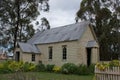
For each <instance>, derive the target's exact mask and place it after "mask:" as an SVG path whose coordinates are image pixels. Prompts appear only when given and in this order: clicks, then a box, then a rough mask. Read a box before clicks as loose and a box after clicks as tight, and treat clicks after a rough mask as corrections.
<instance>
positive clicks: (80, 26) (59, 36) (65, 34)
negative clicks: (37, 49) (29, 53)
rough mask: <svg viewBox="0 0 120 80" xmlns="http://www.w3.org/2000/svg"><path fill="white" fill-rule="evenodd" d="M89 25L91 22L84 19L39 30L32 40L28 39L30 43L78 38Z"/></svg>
mask: <svg viewBox="0 0 120 80" xmlns="http://www.w3.org/2000/svg"><path fill="white" fill-rule="evenodd" d="M88 25H89V22H88V21H84V22H80V23H76V24H71V25H67V26H63V27H57V28H53V29H50V30H45V31H40V32H37V33H36V34H35V35H34V36H33V37H32V38H31V39H30V40H28V43H31V44H45V43H54V42H63V41H72V40H78V39H80V37H81V36H82V35H83V33H84V31H85V29H86V27H87V26H88Z"/></svg>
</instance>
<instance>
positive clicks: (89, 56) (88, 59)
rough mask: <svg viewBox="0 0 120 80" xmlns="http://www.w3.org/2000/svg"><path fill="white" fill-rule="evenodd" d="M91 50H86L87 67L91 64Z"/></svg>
mask: <svg viewBox="0 0 120 80" xmlns="http://www.w3.org/2000/svg"><path fill="white" fill-rule="evenodd" d="M91 50H92V49H91V48H87V66H90V64H91Z"/></svg>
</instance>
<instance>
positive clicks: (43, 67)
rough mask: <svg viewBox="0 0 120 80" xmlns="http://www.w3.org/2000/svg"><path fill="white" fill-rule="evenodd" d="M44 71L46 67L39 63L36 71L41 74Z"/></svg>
mask: <svg viewBox="0 0 120 80" xmlns="http://www.w3.org/2000/svg"><path fill="white" fill-rule="evenodd" d="M45 70H46V67H45V65H44V64H41V63H39V64H37V65H36V71H39V72H43V71H45Z"/></svg>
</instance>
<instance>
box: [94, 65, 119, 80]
mask: <svg viewBox="0 0 120 80" xmlns="http://www.w3.org/2000/svg"><path fill="white" fill-rule="evenodd" d="M95 77H96V80H120V67H113V68H109V67H108V68H106V69H105V70H103V71H101V70H99V69H98V68H97V67H95Z"/></svg>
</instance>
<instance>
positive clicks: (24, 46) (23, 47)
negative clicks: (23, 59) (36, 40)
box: [18, 43, 40, 53]
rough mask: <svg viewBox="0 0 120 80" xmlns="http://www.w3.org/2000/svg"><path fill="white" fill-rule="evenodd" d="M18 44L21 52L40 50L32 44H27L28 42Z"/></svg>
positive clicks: (36, 51)
mask: <svg viewBox="0 0 120 80" xmlns="http://www.w3.org/2000/svg"><path fill="white" fill-rule="evenodd" d="M18 44H19V46H20V48H21V50H22V51H23V52H28V53H40V51H39V50H38V48H37V47H36V46H35V45H34V44H28V43H18Z"/></svg>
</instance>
